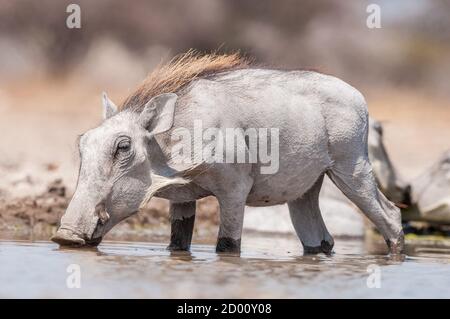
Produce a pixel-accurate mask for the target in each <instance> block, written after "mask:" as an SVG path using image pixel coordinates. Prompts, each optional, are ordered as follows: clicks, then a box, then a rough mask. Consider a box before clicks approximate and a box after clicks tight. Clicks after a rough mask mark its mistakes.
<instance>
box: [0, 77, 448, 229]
mask: <svg viewBox="0 0 450 319" xmlns="http://www.w3.org/2000/svg"><path fill="white" fill-rule="evenodd" d="M130 89H132V86H131V87H130ZM101 91H102V88H99V87H96V86H92V85H90V84H89V83H83V81H78V80H74V79H72V80H52V81H48V80H42V79H40V80H32V81H29V82H27V83H26V87H23V86H19V85H17V84H14V83H10V84H8V85H5V86H3V87H2V88H1V89H0V128H1V134H0V145H1V146H0V176H1V179H0V230H1V229H9V230H11V229H18V228H20V227H22V228H27V227H30V226H32V227H31V228H32V229H33V228H36V227H37V228H38V229H39V230H42V229H46V227H44V226H45V225H47V226H48V225H50V226H51V227H50V229H47V230H46V231H45V233H49V232H52V231H54V227H56V225H57V222H58V220H59V218H60V216H61V214H62V213H63V212H64V208H65V206H66V205H67V202H68V199H69V198H70V194H71V193H72V192H73V187H74V185H75V183H76V178H77V176H76V172H77V167H78V151H77V148H76V142H75V141H76V138H77V135H79V134H81V133H83V132H84V131H86V130H87V129H89V128H92V127H95V126H96V124H97V123H99V122H100V120H101V116H100V115H101V102H100V94H101ZM127 91H129V89H124V88H121V89H116V90H113V91H109V92H108V94H109V96H110V97H111V98H112V99H113V100H114V101H116V103H119V102H120V100H121V98H124V97H125V96H126V95H127ZM364 94H365V95H366V98H367V101H368V104H369V111H370V114H371V116H372V117H374V118H376V119H378V120H381V121H382V122H383V123H384V132H385V134H384V136H385V142H386V145H387V148H388V151H389V153H390V155H391V158H392V160H393V162H394V164H395V165H396V166H397V168H398V170H399V171H400V173H401V174H402V175H403V176H404V177H405V179H406V180H411V179H412V178H414V177H416V176H417V175H418V174H420V173H421V172H422V171H423V170H424V169H426V168H427V167H428V166H430V165H431V164H432V162H433V161H435V160H436V159H437V158H438V157H439V155H440V154H441V153H442V152H444V151H445V150H446V149H448V148H450V125H449V123H450V102H449V100H448V99H446V98H443V97H433V96H429V95H427V94H424V93H420V92H417V91H413V90H409V91H405V90H404V91H394V90H376V91H375V90H374V91H370V92H364ZM200 206H201V209H200V210H201V213H200V215H199V217H198V219H200V220H202V221H204V222H205V223H207V224H211V225H216V224H217V214H216V211H217V203H216V202H215V200H206V201H203V202H202V204H201V205H200ZM146 224H148V225H152V224H153V225H154V224H158V225H161V224H163V225H167V203H166V202H165V201H163V200H155V201H153V202H152V203H151V205H150V207H149V209H148V211H146V212H143V213H142V214H139V215H138V216H136V217H133V218H131V219H129V220H128V221H127V223H126V225H128V226H130V227H137V226H138V225H139V226H142V225H146ZM214 227H215V226H214ZM198 228H199V227H197V229H198Z"/></svg>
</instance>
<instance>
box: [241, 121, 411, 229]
mask: <svg viewBox="0 0 450 319" xmlns="http://www.w3.org/2000/svg"><path fill="white" fill-rule="evenodd" d="M368 144H369V159H370V162H371V164H372V168H373V173H374V176H375V180H376V181H377V184H378V187H379V188H380V190H381V191H382V193H383V194H384V195H385V196H386V197H387V198H388V199H390V200H391V201H393V202H396V203H399V204H403V205H404V206H408V207H409V206H410V205H411V187H410V185H408V184H407V183H405V182H404V181H403V179H402V178H401V177H400V176H399V174H398V173H397V170H396V169H395V167H394V166H393V165H392V162H391V159H390V157H389V155H388V152H387V151H386V147H385V146H384V142H383V127H382V124H381V123H380V122H379V121H377V120H374V119H372V118H370V117H369V139H368ZM319 199H320V209H321V212H322V216H323V219H324V221H325V223H326V224H327V225H329V228H330V231H331V232H332V233H333V234H334V235H338V236H353V237H361V236H363V235H364V221H363V218H362V216H361V215H360V214H359V210H358V208H357V207H356V206H355V205H353V203H352V202H351V201H349V200H348V198H347V197H345V196H344V194H342V192H341V191H340V190H339V189H338V188H337V187H336V186H335V185H334V184H333V183H332V182H331V181H330V180H329V179H328V178H327V177H325V179H324V183H323V185H322V189H321V191H320V198H319ZM244 228H246V229H251V230H258V231H264V232H279V233H290V232H291V231H292V226H291V225H290V224H289V212H288V208H287V207H286V205H283V206H273V207H270V208H267V209H265V210H263V211H262V212H258V210H257V209H249V210H247V211H246V216H245V222H244Z"/></svg>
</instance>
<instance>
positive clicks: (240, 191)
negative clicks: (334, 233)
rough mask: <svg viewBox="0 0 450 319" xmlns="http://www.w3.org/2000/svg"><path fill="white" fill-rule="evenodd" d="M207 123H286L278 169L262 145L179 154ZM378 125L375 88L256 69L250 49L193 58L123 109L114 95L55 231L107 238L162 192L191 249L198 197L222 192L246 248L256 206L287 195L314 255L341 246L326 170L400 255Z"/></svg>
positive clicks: (280, 126)
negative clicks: (378, 162)
mask: <svg viewBox="0 0 450 319" xmlns="http://www.w3.org/2000/svg"><path fill="white" fill-rule="evenodd" d="M196 121H200V122H201V123H202V125H203V127H205V128H216V129H217V130H218V131H219V132H221V131H223V130H225V129H227V128H241V129H247V128H271V129H272V128H274V129H277V130H278V132H279V135H278V136H277V138H275V139H271V140H270V141H269V142H268V144H269V146H268V147H269V149H271V150H273V151H274V150H276V152H277V153H278V154H280V156H279V159H277V160H278V163H276V165H275V166H276V167H277V169H276V171H271V173H270V174H265V173H263V172H264V171H266V170H265V169H266V168H267V165H266V164H267V163H265V162H263V161H262V160H261V158H260V156H261V154H258V157H257V159H256V161H247V162H244V163H242V162H237V161H236V159H235V158H234V161H229V158H228V155H227V160H226V161H225V162H224V161H214V162H202V161H201V160H200V161H198V159H197V154H194V155H193V156H191V158H194V161H193V162H194V163H186V164H185V163H184V162H183V161H181V162H180V161H179V160H178V157H177V156H175V159H174V154H173V149H174V148H175V147H178V146H179V136H178V134H176V130H177V129H183V130H184V131H186V130H188V131H189V132H191V135H192V136H195V135H196V134H198V132H195V131H194V126H195V125H194V122H196ZM262 131H263V132H266V131H265V130H262ZM258 132H259V131H258ZM367 132H368V112H367V106H366V102H365V100H364V98H363V96H362V95H361V93H359V92H358V91H357V90H356V89H354V88H353V87H351V86H350V85H348V84H346V83H345V82H343V81H341V80H339V79H337V78H335V77H332V76H329V75H324V74H320V73H317V72H312V71H289V72H287V71H279V70H268V69H260V68H253V67H250V66H249V65H248V64H247V63H246V62H245V60H243V59H241V58H240V57H239V56H238V55H206V56H197V55H193V54H190V53H189V54H186V55H182V56H181V57H179V58H178V59H176V60H175V61H173V62H172V63H169V64H168V65H166V66H163V67H161V68H159V69H157V70H156V71H155V72H153V73H151V74H150V75H149V77H148V78H147V79H146V81H144V83H143V85H142V86H141V87H139V88H138V89H137V90H136V91H135V92H134V93H132V94H131V95H130V96H129V97H128V98H127V99H126V100H125V102H124V103H123V105H122V107H121V109H120V111H119V110H117V108H116V107H115V106H114V105H113V103H112V102H111V101H109V100H108V99H107V98H106V96H105V97H104V121H103V123H102V124H101V125H100V126H98V127H96V128H94V129H91V130H89V131H88V132H86V133H84V134H83V135H82V136H81V138H80V141H79V149H80V160H81V165H80V170H79V178H78V183H77V187H76V190H75V193H74V195H73V198H72V200H71V202H70V204H69V206H68V208H67V210H66V212H65V214H64V215H63V217H62V219H61V226H60V228H59V229H58V231H57V233H56V234H55V236H54V237H53V238H52V240H53V241H55V242H57V243H60V244H75V245H85V244H91V245H95V244H98V243H99V242H100V241H101V240H102V237H103V236H104V235H105V234H106V233H107V232H108V231H109V230H110V229H111V228H112V227H113V226H114V225H116V224H117V223H118V222H120V221H121V220H123V219H125V218H127V217H128V216H130V215H132V214H134V213H136V212H137V211H138V209H139V207H140V205H141V204H143V203H145V202H147V201H148V200H149V198H151V197H152V196H153V195H155V196H158V197H162V198H166V199H169V200H170V218H171V222H172V233H171V243H170V245H169V249H173V250H180V249H181V250H186V249H189V248H190V243H191V238H192V232H193V225H194V219H195V207H196V202H195V201H196V200H197V199H200V198H202V197H206V196H210V195H213V196H216V198H217V199H218V202H219V206H220V227H219V234H218V240H217V245H216V251H217V252H235V253H236V252H239V251H240V242H241V234H242V224H243V218H244V208H245V206H246V205H249V206H270V205H275V204H281V203H286V202H287V203H288V205H289V210H290V214H291V218H292V222H293V224H294V227H295V230H296V232H297V235H298V237H299V238H300V241H301V242H302V244H303V247H304V252H305V253H318V252H325V253H330V252H331V251H332V247H333V245H334V241H333V238H332V237H331V235H330V234H329V232H328V230H327V228H326V226H325V224H324V222H323V219H322V216H321V214H320V209H319V205H318V203H319V201H318V198H319V191H320V188H321V185H322V181H323V177H324V175H325V174H326V175H328V176H329V177H330V178H331V180H332V181H333V182H334V183H335V184H336V185H337V187H338V188H339V189H340V190H341V191H342V192H343V193H344V194H345V195H346V196H347V197H348V198H349V199H350V200H351V201H352V202H353V203H355V204H356V205H357V206H358V207H359V208H360V209H361V210H362V211H363V212H364V213H365V214H366V216H367V217H368V218H369V219H370V220H371V221H372V222H373V223H374V224H375V225H376V227H377V228H378V230H379V231H380V233H381V234H382V235H383V236H384V238H385V240H386V242H387V244H388V246H389V247H390V251H391V252H392V253H400V252H401V251H402V249H403V230H402V227H401V220H400V211H399V209H398V208H397V207H395V206H394V205H393V204H392V203H391V202H390V201H389V200H387V199H386V197H385V196H384V195H383V194H382V193H381V192H380V191H379V190H378V188H377V185H376V182H375V179H374V177H373V175H372V167H371V165H370V162H369V158H368V145H367ZM174 136H175V137H176V138H174ZM257 139H258V140H266V136H262V135H258V136H257ZM252 140H253V139H252ZM222 142H223V141H216V145H215V147H218V145H221V143H222ZM247 143H250V139H249V138H248V136H245V139H244V141H243V142H242V143H241V144H238V145H237V147H238V148H240V149H244V150H245V149H246V147H247ZM213 149H214V147H213ZM218 149H220V148H218ZM233 151H234V150H233ZM223 152H226V153H229V152H231V150H229V149H225V150H223ZM215 155H219V158H220V156H221V155H224V154H217V153H215ZM250 155H252V154H250ZM253 155H254V154H253Z"/></svg>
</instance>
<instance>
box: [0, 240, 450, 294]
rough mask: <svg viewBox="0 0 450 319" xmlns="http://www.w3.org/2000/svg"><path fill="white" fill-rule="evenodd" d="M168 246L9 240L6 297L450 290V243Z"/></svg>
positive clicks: (0, 257) (3, 278)
mask: <svg viewBox="0 0 450 319" xmlns="http://www.w3.org/2000/svg"><path fill="white" fill-rule="evenodd" d="M165 247H166V244H161V243H141V242H112V241H109V242H104V243H102V244H101V245H100V246H99V247H98V248H97V249H61V248H59V247H58V246H57V245H56V244H53V243H50V242H30V241H0V297H3V298H5V297H8V298H10V297H19V298H34V297H42V298H49V297H62V298H74V297H75V298H77V297H87V298H91V297H94V298H102V297H111V298H120V297H126V298H250V297H253V298H263V297H264V298H265V297H267V298H314V297H319V298H373V297H375V298H378V297H380V298H397V297H406V298H416V297H417V298H418V297H425V298H427V297H434V298H450V250H449V249H448V248H435V247H431V248H430V247H428V248H427V247H408V248H409V249H408V250H409V254H410V255H409V256H406V257H405V258H404V259H398V258H395V259H393V258H390V257H388V256H386V255H384V254H383V253H382V252H383V251H384V246H378V245H374V244H370V243H367V242H363V241H359V240H337V241H336V245H335V254H334V255H332V256H325V255H317V256H302V253H301V248H300V246H299V243H298V241H297V239H295V238H294V237H273V236H269V237H268V236H259V235H254V234H253V235H248V236H245V237H244V238H243V252H242V254H241V257H236V256H222V255H220V256H219V255H217V254H216V253H215V252H214V246H213V245H200V244H197V245H195V244H194V245H193V247H192V252H191V253H176V254H174V253H172V254H171V253H170V252H168V251H167V250H166V249H165ZM72 264H76V265H79V266H80V276H79V278H80V283H81V287H80V288H68V286H67V283H66V281H67V280H68V276H71V277H70V278H69V281H70V279H73V278H74V277H73V275H71V273H68V272H67V270H68V267H69V265H72ZM368 269H375V272H372V274H375V275H373V276H372V277H371V279H372V280H369V283H372V285H371V286H372V287H373V285H375V284H376V283H377V282H379V283H380V288H369V287H368V285H367V282H368V278H369V275H371V274H370V273H369V272H368ZM378 274H379V277H378ZM374 276H375V277H374ZM376 278H379V281H377V280H376ZM70 282H72V283H73V281H70Z"/></svg>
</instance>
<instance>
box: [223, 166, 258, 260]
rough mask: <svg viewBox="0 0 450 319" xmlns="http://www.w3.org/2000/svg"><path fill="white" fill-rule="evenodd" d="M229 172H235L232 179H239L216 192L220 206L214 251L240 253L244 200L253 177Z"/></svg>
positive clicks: (237, 171) (238, 172)
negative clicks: (222, 191) (221, 190)
mask: <svg viewBox="0 0 450 319" xmlns="http://www.w3.org/2000/svg"><path fill="white" fill-rule="evenodd" d="M229 174H230V175H232V174H236V177H235V179H234V180H239V183H237V184H236V183H235V182H233V183H232V184H230V185H228V186H227V191H226V192H225V193H220V194H216V197H217V200H218V201H219V206H220V226H219V236H218V239H217V245H216V252H225V253H240V251H241V236H242V226H243V223H244V210H245V202H246V200H247V196H248V193H249V192H250V189H251V187H252V185H253V184H252V183H253V179H252V178H251V177H250V176H249V175H245V173H244V172H242V171H239V170H236V171H234V172H230V173H229ZM239 174H241V175H239ZM230 181H232V179H230Z"/></svg>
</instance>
